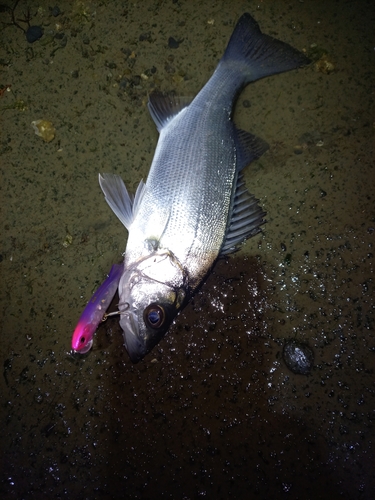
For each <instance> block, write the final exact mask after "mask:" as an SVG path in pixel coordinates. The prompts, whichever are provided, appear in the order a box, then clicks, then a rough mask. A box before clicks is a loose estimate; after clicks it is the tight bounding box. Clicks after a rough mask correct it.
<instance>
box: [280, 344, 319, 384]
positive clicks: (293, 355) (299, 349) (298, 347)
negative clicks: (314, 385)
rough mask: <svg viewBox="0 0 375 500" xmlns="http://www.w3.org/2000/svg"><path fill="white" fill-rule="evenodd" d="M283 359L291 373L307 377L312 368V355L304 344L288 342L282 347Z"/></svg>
mask: <svg viewBox="0 0 375 500" xmlns="http://www.w3.org/2000/svg"><path fill="white" fill-rule="evenodd" d="M283 359H284V362H285V364H286V366H287V367H288V368H289V370H291V371H292V372H293V373H296V374H299V375H308V374H309V373H310V371H311V369H312V367H313V362H314V353H313V352H312V350H311V349H310V347H308V346H307V345H306V344H301V343H300V342H297V341H296V340H290V341H288V342H286V344H285V345H284V350H283Z"/></svg>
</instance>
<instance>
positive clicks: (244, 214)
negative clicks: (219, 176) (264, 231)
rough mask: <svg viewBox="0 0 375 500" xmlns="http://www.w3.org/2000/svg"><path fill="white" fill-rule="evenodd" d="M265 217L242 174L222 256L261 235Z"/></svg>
mask: <svg viewBox="0 0 375 500" xmlns="http://www.w3.org/2000/svg"><path fill="white" fill-rule="evenodd" d="M265 215H266V213H265V212H263V210H262V209H261V208H260V206H259V205H258V200H257V199H256V198H255V196H253V195H251V194H250V193H249V191H248V190H247V189H246V186H245V181H244V178H243V175H242V174H240V175H239V176H238V179H237V186H236V192H235V194H234V199H233V208H232V212H231V214H230V217H229V220H228V225H227V232H226V235H225V240H224V242H223V245H222V247H221V250H220V255H227V254H229V253H232V252H235V251H236V250H237V245H239V244H240V243H242V242H243V241H245V240H246V239H247V238H250V237H251V236H254V235H255V234H257V233H259V232H260V226H261V225H262V224H265V222H266V221H265V220H264V219H263V217H264V216H265Z"/></svg>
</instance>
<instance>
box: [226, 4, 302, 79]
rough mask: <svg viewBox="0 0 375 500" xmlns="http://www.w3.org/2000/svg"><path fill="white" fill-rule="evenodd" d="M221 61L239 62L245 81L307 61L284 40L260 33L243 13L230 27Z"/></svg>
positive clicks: (247, 15)
mask: <svg viewBox="0 0 375 500" xmlns="http://www.w3.org/2000/svg"><path fill="white" fill-rule="evenodd" d="M221 62H222V63H224V64H226V65H233V66H236V67H238V63H241V66H242V68H241V69H242V72H244V73H245V80H246V83H250V82H252V81H255V80H259V79H260V78H264V77H265V76H270V75H275V74H277V73H282V72H284V71H289V70H291V69H296V68H299V67H300V66H305V65H306V64H309V63H310V60H309V59H308V58H307V57H306V56H305V55H304V54H303V53H302V52H299V51H298V50H297V49H294V48H293V47H291V46H290V45H288V44H287V43H284V42H281V41H280V40H276V38H272V37H271V36H268V35H264V34H263V33H262V32H261V31H260V28H259V25H258V23H257V22H256V21H255V19H253V18H252V17H251V16H250V14H248V13H245V14H243V15H242V16H241V17H240V19H239V20H238V22H237V24H236V27H235V28H234V31H233V34H232V36H231V38H230V40H229V43H228V46H227V48H226V50H225V53H224V55H223V57H222V59H221ZM245 65H246V67H244V66H245Z"/></svg>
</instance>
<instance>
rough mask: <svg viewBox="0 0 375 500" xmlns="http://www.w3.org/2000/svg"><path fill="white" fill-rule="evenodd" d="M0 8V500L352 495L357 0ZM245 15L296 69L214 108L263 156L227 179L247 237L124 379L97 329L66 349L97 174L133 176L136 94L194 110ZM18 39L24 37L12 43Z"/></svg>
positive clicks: (366, 117)
mask: <svg viewBox="0 0 375 500" xmlns="http://www.w3.org/2000/svg"><path fill="white" fill-rule="evenodd" d="M13 5H14V4H13V3H12V2H10V0H8V1H5V0H4V1H3V2H2V3H1V12H0V22H1V23H2V24H1V34H0V37H1V40H0V71H1V72H0V89H1V92H0V93H1V97H0V113H1V114H0V120H1V132H0V169H1V185H0V189H1V233H0V235H1V236H0V238H1V249H0V253H1V263H0V265H1V282H0V283H1V286H0V294H1V295H0V297H1V358H2V366H3V373H2V377H1V428H2V437H1V449H2V476H1V486H0V488H1V489H0V491H1V495H2V498H4V499H5V498H6V499H8V498H9V499H21V498H22V499H29V498H30V499H34V498H35V499H40V498H49V499H51V498H69V499H71V498H98V499H102V498H103V499H106V498H115V499H117V498H118V499H120V498H121V499H122V498H129V499H154V498H173V499H194V498H200V497H206V498H219V499H226V498H228V497H229V495H231V497H232V498H237V499H242V498H244V499H245V498H246V499H248V498H259V499H272V498H273V499H276V498H284V497H285V498H290V499H314V500H316V499H330V500H333V499H338V498H346V499H361V500H362V499H363V500H365V499H366V500H370V499H371V500H372V499H373V498H374V491H375V484H374V482H375V481H374V477H375V476H374V463H375V452H374V425H373V424H374V417H375V414H374V408H375V398H374V390H375V387H374V352H375V339H374V296H375V295H374V276H373V254H374V237H375V225H374V224H375V221H374V200H375V190H374V180H375V179H374V156H373V145H374V141H373V139H374V106H373V103H374V44H373V27H374V5H373V2H372V1H365V0H363V1H357V2H341V1H340V2H339V1H332V0H326V1H314V2H306V1H305V2H300V1H297V0H291V1H288V2H287V1H285V2H284V1H283V2H280V1H271V0H269V1H262V2H261V1H259V2H250V1H233V2H225V1H217V2H205V3H203V4H202V3H201V2H188V1H184V0H181V1H165V2H163V1H149V0H144V1H142V2H127V1H122V2H121V1H105V0H103V1H91V2H90V1H76V0H74V1H60V2H58V3H54V2H44V1H41V2H29V3H27V2H26V1H23V0H21V1H20V2H19V3H18V5H17V6H16V9H15V11H14V12H12V11H11V10H10V8H11V7H13ZM245 11H249V12H250V13H251V14H252V15H253V16H254V17H255V18H256V20H257V21H258V22H259V24H260V26H261V28H262V30H263V31H264V32H265V33H268V34H270V35H272V36H275V37H277V38H279V39H281V40H284V41H286V42H288V43H290V44H291V45H293V46H294V47H296V48H298V49H300V50H305V51H306V52H307V54H308V55H309V56H310V57H311V58H312V60H313V62H312V64H311V65H310V66H309V67H307V68H304V69H301V70H298V71H293V72H289V73H286V74H282V75H277V76H273V77H270V78H267V79H264V80H261V81H258V82H256V83H254V84H251V85H249V86H248V87H247V89H246V90H245V91H244V92H243V93H242V94H241V96H240V97H239V100H238V103H237V107H236V112H235V121H236V123H237V124H238V126H239V127H241V128H243V129H245V130H249V131H251V132H252V133H254V134H256V135H259V136H260V137H262V138H263V139H265V140H266V141H267V142H268V143H269V144H270V150H269V151H268V152H267V153H266V154H265V155H264V156H263V157H262V158H260V159H259V160H258V161H256V162H254V163H253V164H252V165H250V166H249V167H248V168H247V170H246V182H247V186H248V188H249V190H250V191H251V192H252V193H254V194H255V195H256V197H257V198H259V200H260V203H261V205H262V207H263V208H264V210H265V211H266V212H267V221H268V222H267V224H266V225H265V227H264V230H263V232H262V234H261V235H258V236H256V237H254V238H253V239H251V240H249V241H248V242H246V244H245V245H244V246H243V247H242V249H241V251H240V252H239V253H237V254H236V255H234V256H233V257H231V258H229V259H226V260H222V261H219V262H218V264H217V265H216V267H215V269H214V271H213V272H212V274H211V275H210V277H209V278H208V280H207V282H206V283H205V285H204V286H203V287H202V288H201V290H200V291H199V293H198V294H197V295H196V297H195V298H194V299H193V300H192V302H191V303H190V304H189V305H188V306H187V307H186V309H185V310H184V311H183V312H182V313H181V314H180V315H179V316H178V318H177V319H176V321H175V323H174V325H173V326H172V328H171V329H170V332H169V334H168V335H167V336H166V337H165V338H164V339H163V340H162V341H161V342H160V344H159V345H158V346H157V347H156V348H155V349H154V350H153V351H152V352H151V353H150V354H149V355H148V356H146V358H145V359H144V360H143V361H141V362H140V363H139V364H137V365H133V364H132V363H131V362H130V360H129V357H128V355H127V353H126V350H125V349H124V347H123V341H122V335H121V330H120V328H119V325H118V319H117V318H111V319H108V321H107V322H106V323H104V324H103V325H102V326H101V327H100V328H99V330H98V332H97V334H96V337H95V342H94V346H93V349H92V350H91V351H90V352H89V353H88V354H86V355H84V356H79V355H73V354H72V352H71V345H70V341H71V335H72V331H73V329H74V327H75V324H76V322H77V320H78V318H79V316H80V314H81V312H82V310H83V309H84V307H85V305H86V303H87V301H88V300H89V298H90V296H91V295H92V293H93V291H94V290H95V289H96V288H97V287H98V285H99V284H100V283H101V282H102V281H103V280H104V278H105V276H106V274H107V273H108V271H109V269H110V267H111V265H112V263H114V262H120V261H121V258H122V253H123V251H124V249H125V245H126V237H127V234H126V231H125V230H124V228H123V227H122V226H121V224H120V222H119V221H118V220H117V219H116V217H115V216H114V215H113V214H112V213H111V211H110V209H109V208H108V206H107V204H106V203H105V201H104V197H103V195H102V193H101V191H100V188H99V184H98V173H99V172H117V173H119V174H120V175H121V176H122V177H123V179H124V180H125V182H126V184H127V186H128V187H129V189H130V190H132V191H133V190H134V189H135V188H136V186H137V184H138V182H139V181H140V179H141V178H143V179H145V178H146V177H147V173H148V169H149V166H150V163H151V160H152V156H153V153H154V150H155V146H156V141H157V131H156V128H155V126H154V124H153V122H152V120H151V118H150V116H149V114H148V111H147V107H146V103H147V95H148V93H149V92H150V91H152V90H153V89H155V88H157V89H161V90H163V91H174V92H176V93H177V94H179V95H183V96H189V95H191V96H193V95H195V94H196V93H197V92H198V91H199V89H200V88H201V87H202V86H203V85H204V84H205V82H206V81H207V80H208V78H209V77H210V75H211V74H212V72H213V70H214V68H215V66H216V64H217V61H218V59H219V58H220V56H221V54H222V53H223V50H224V48H225V46H226V43H227V41H228V39H229V37H230V35H231V32H232V30H233V27H234V24H235V22H236V21H237V19H238V18H239V16H240V15H241V14H242V13H243V12H245ZM12 14H13V15H12ZM27 21H28V22H27ZM15 23H16V24H17V25H18V26H17V25H16V24H15ZM29 25H31V26H39V27H41V28H42V30H43V36H42V37H41V38H40V39H38V40H36V41H34V42H32V43H30V42H28V41H27V39H26V33H25V31H27V29H28V27H29ZM37 32H38V31H37ZM32 33H33V32H31V34H32ZM34 34H35V32H34ZM28 35H30V32H29V33H28ZM170 37H172V38H173V39H174V42H173V41H170V40H169V39H170ZM38 120H44V121H45V122H46V123H45V126H46V128H47V133H48V134H47V136H44V138H43V137H41V136H38V135H36V134H35V125H34V127H33V126H32V122H36V121H38ZM39 125H40V122H39ZM45 139H46V140H45ZM48 140H49V142H47V141H48ZM115 300H116V299H115ZM113 307H115V305H114V306H113ZM291 339H295V340H297V341H298V342H302V343H305V344H307V345H308V346H309V348H310V349H311V350H312V351H313V353H314V363H313V368H312V370H311V372H310V374H308V375H300V374H295V373H293V372H292V371H291V370H290V369H288V367H287V366H286V364H285V362H284V360H283V356H282V352H283V346H284V344H285V343H286V342H288V341H290V340H291Z"/></svg>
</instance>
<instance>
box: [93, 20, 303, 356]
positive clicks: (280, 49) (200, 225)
mask: <svg viewBox="0 0 375 500" xmlns="http://www.w3.org/2000/svg"><path fill="white" fill-rule="evenodd" d="M308 63H309V60H308V59H307V57H306V56H305V55H304V54H303V53H301V52H299V51H297V50H296V49H294V48H292V47H291V46H290V45H287V44H286V43H283V42H281V41H279V40H276V39H274V38H271V37H270V36H267V35H264V34H262V33H261V31H260V29H259V26H258V23H257V22H256V21H255V20H254V19H253V18H252V17H251V16H250V14H247V13H245V14H243V15H242V16H241V18H240V19H239V21H238V23H237V25H236V27H235V29H234V32H233V34H232V37H231V39H230V41H229V44H228V46H227V48H226V51H225V53H224V55H223V57H222V58H221V60H220V61H219V64H218V66H217V68H216V70H215V72H214V74H213V75H212V77H211V78H210V79H209V81H208V82H207V83H206V85H205V86H204V87H203V89H202V90H201V91H200V92H199V94H198V95H197V96H196V97H195V98H194V99H193V100H190V101H188V100H187V99H182V98H178V97H173V96H163V95H160V94H156V93H155V94H152V95H151V96H150V98H149V102H148V108H149V111H150V114H151V116H152V118H153V120H154V122H155V124H156V126H157V129H158V131H159V133H160V135H159V140H158V144H157V147H156V151H155V155H154V158H153V161H152V165H151V168H150V172H149V175H148V178H147V182H146V183H145V184H144V183H143V182H142V181H141V183H140V184H139V187H138V189H137V192H136V194H135V196H134V197H132V196H130V195H129V194H128V192H127V190H126V187H125V185H124V183H123V181H122V179H121V178H120V177H119V176H117V175H111V174H102V175H99V182H100V186H101V188H102V190H103V193H104V195H105V198H106V201H107V203H108V204H109V206H110V207H111V208H112V210H113V211H114V213H115V214H116V215H117V217H118V218H119V219H120V221H121V222H122V223H123V224H124V226H125V227H126V229H127V230H128V232H129V235H128V241H127V245H126V250H125V254H124V272H123V274H122V276H121V279H120V283H119V296H120V302H119V312H120V315H121V316H120V325H121V328H122V330H123V332H124V342H125V347H126V349H127V351H128V353H129V356H130V359H131V360H132V361H133V362H137V361H139V360H140V359H142V358H143V357H144V356H145V355H146V354H147V353H148V352H149V351H150V350H151V349H152V348H153V347H154V346H155V345H156V344H157V343H158V342H159V341H160V339H161V338H162V337H163V336H164V335H165V333H166V332H167V331H168V328H169V327H170V325H171V323H172V321H173V320H174V318H175V317H176V315H177V313H178V312H179V311H180V310H181V308H182V307H184V306H185V305H186V303H187V301H188V300H189V298H190V297H191V296H192V294H193V293H194V291H195V290H196V289H197V288H198V286H199V285H200V284H201V283H202V281H203V280H204V279H205V277H206V276H207V274H208V273H209V271H210V269H211V268H212V266H213V264H214V263H215V261H216V259H217V258H218V257H219V256H221V255H225V254H229V253H231V252H233V251H235V250H236V248H237V247H238V245H239V244H240V243H242V242H243V241H244V240H245V239H247V238H249V237H251V236H253V235H254V234H256V233H258V232H259V231H260V226H261V225H262V224H263V223H264V222H265V221H264V219H263V217H264V215H265V213H264V212H263V211H262V209H261V208H260V207H259V206H258V203H257V200H256V199H255V198H254V197H253V196H252V195H250V194H249V192H248V191H247V189H246V187H245V185H244V180H243V175H242V173H241V171H242V169H243V168H244V167H245V166H246V165H248V164H249V163H250V162H251V161H253V160H255V159H257V158H259V157H260V156H261V155H262V154H263V153H264V152H265V151H266V150H267V149H268V145H267V143H266V142H264V141H263V140H261V139H259V138H257V137H255V136H254V135H252V134H250V133H249V132H245V131H243V130H239V129H238V128H237V127H236V126H235V124H234V123H233V121H232V119H231V116H232V111H233V104H234V101H235V99H236V97H237V95H238V93H239V91H240V90H241V89H242V88H243V87H244V86H246V85H247V84H248V83H250V82H252V81H255V80H258V79H260V78H263V77H265V76H269V75H273V74H276V73H281V72H283V71H288V70H291V69H295V68H298V67H300V66H303V65H306V64H308Z"/></svg>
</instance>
